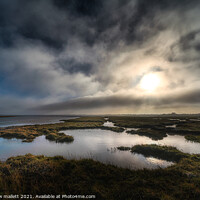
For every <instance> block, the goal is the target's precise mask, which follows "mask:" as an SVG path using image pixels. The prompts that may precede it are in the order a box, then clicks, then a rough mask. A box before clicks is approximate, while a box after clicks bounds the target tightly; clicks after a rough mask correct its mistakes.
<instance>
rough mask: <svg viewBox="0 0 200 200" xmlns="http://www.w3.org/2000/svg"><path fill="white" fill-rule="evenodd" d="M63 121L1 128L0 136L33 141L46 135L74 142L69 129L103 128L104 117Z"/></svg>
mask: <svg viewBox="0 0 200 200" xmlns="http://www.w3.org/2000/svg"><path fill="white" fill-rule="evenodd" d="M62 121H63V122H61V123H55V124H43V125H27V126H13V127H6V128H0V137H4V138H17V139H22V141H23V142H32V141H33V140H34V139H35V138H36V137H38V136H41V135H45V136H46V139H48V140H51V141H56V142H61V143H63V142H72V141H73V140H74V138H73V137H72V136H69V135H65V134H64V133H60V131H62V130H67V129H86V128H101V127H102V125H103V123H104V118H103V117H83V118H77V119H71V120H62Z"/></svg>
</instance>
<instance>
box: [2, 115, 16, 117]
mask: <svg viewBox="0 0 200 200" xmlns="http://www.w3.org/2000/svg"><path fill="white" fill-rule="evenodd" d="M0 117H16V116H12V115H8V116H6V115H5V116H1V115H0Z"/></svg>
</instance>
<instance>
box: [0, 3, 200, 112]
mask: <svg viewBox="0 0 200 200" xmlns="http://www.w3.org/2000/svg"><path fill="white" fill-rule="evenodd" d="M198 6H200V1H198V0H174V1H169V0H123V1H122V0H109V1H107V0H48V1H44V0H29V1H27V0H1V1H0V86H1V88H0V95H1V97H2V95H8V94H10V95H11V96H12V99H13V98H14V95H16V96H15V98H16V102H18V103H17V104H18V105H20V106H19V107H20V108H22V105H23V99H24V98H30V99H31V100H26V107H28V105H29V103H28V101H30V102H31V101H34V103H30V107H31V106H32V105H34V106H35V104H36V105H37V103H36V102H37V101H38V106H39V105H40V104H42V105H44V104H47V103H44V101H45V102H46V101H47V99H48V102H60V101H63V100H69V99H73V98H75V99H74V100H70V101H69V102H68V101H67V102H65V103H61V104H60V103H59V104H55V105H49V106H46V107H40V108H41V109H44V110H46V111H48V109H49V110H55V111H56V109H58V110H59V109H62V107H64V108H65V109H71V108H73V109H74V110H78V109H85V108H86V107H88V108H91V109H95V108H103V107H108V106H110V107H111V106H112V107H116V108H117V107H118V106H119V107H121V106H122V107H126V106H143V105H155V104H156V103H157V104H160V105H161V104H166V103H167V102H169V103H172V104H173V103H174V101H177V102H180V103H184V102H181V101H180V98H181V97H180V98H179V97H178V96H177V95H175V96H176V98H178V99H175V97H173V95H172V97H169V98H171V99H172V100H169V101H167V100H168V98H167V97H166V100H165V98H164V99H162V98H160V99H159V100H158V99H155V98H153V97H152V98H149V99H144V98H133V97H132V95H130V96H129V95H125V96H117V95H113V96H110V95H108V96H106V95H104V93H106V92H108V94H110V93H109V92H111V93H112V92H113V93H115V92H116V91H118V90H120V89H121V88H122V89H124V90H126V89H129V88H127V86H128V87H133V86H132V85H131V86H130V82H131V83H132V82H134V83H135V85H137V84H138V82H139V81H140V79H141V78H142V76H143V75H145V73H151V72H152V73H154V72H155V73H164V72H166V71H167V70H166V68H165V67H164V66H162V63H161V64H160V63H158V64H157V63H153V64H149V62H150V63H151V60H148V62H145V63H144V64H141V66H142V67H144V68H145V67H146V65H150V66H148V67H149V68H147V69H146V68H145V69H144V70H140V69H138V68H139V67H137V64H138V63H133V64H132V63H131V61H132V60H131V59H130V58H132V59H133V60H134V59H137V58H140V60H143V59H145V56H147V57H148V56H149V57H151V56H152V60H153V59H154V56H155V55H157V54H158V53H159V48H157V47H159V46H162V45H163V44H160V43H159V42H158V43H157V41H156V40H155V39H156V38H159V37H161V38H162V36H161V34H162V33H165V31H166V32H167V31H174V32H173V33H177V35H178V36H177V38H178V39H177V41H176V42H174V43H173V45H171V48H169V49H167V53H162V54H160V57H164V59H166V57H167V59H168V60H170V61H173V62H175V61H182V62H185V61H187V63H188V66H191V67H192V68H193V69H194V73H195V74H198V72H197V71H195V69H196V68H197V67H199V66H200V65H199V63H198V61H199V51H200V39H199V38H200V31H199V28H200V27H198V25H194V27H193V29H192V30H190V28H188V27H189V26H188V25H187V23H186V25H185V26H184V23H185V18H187V17H188V16H189V15H191V13H189V14H188V12H189V11H193V10H194V9H195V8H198ZM185 16H186V17H185ZM184 17H185V18H184ZM197 17H199V14H196V15H194V18H197ZM176 20H177V21H176ZM180 22H181V23H180ZM183 22H184V23H183ZM190 23H191V24H192V25H193V20H191V19H190V20H189V24H190ZM191 24H190V25H191ZM183 27H184V28H183ZM182 29H183V30H184V31H183V33H182V32H181V31H180V30H182ZM170 36H172V38H173V36H174V35H173V34H172V35H170ZM168 39H169V40H170V39H171V38H170V37H168V38H167V37H166V38H164V39H162V40H163V41H164V42H166V43H167V41H168ZM167 48H168V47H167ZM140 49H141V50H143V51H144V53H143V55H142V56H141V54H140V55H139V56H138V55H137V53H135V52H136V50H140ZM123 53H124V54H128V53H129V54H130V55H128V56H129V58H128V59H127V60H126V59H125V61H123V58H122V57H121V55H122V54H123ZM118 59H119V60H118ZM128 60H129V61H128ZM130 60H131V61H130ZM140 60H139V61H140ZM137 61H138V60H137ZM193 61H195V63H192V62H193ZM126 62H127V63H128V62H129V63H128V64H126ZM128 65H130V66H131V70H130V69H129V68H128V67H127V66H128ZM124 66H125V67H124ZM151 66H152V67H151ZM188 66H183V67H182V68H184V69H185V70H189V69H187V67H188ZM123 67H124V70H121V69H122V68H123ZM126 67H127V69H126ZM133 71H136V72H135V74H134V73H133ZM171 71H172V73H173V74H175V72H176V71H175V72H174V71H173V67H172V68H171ZM121 73H122V74H121ZM129 74H130V77H129ZM179 74H180V73H179ZM184 74H186V73H185V72H184ZM191 76H192V75H191ZM138 77H139V78H138ZM170 78H171V77H170ZM170 78H169V79H170ZM184 78H185V77H184ZM184 78H182V77H181V78H179V79H178V78H177V80H172V81H171V80H170V81H171V83H169V87H170V89H173V88H174V87H179V86H180V85H187V82H186V81H183V82H182V80H184ZM129 79H131V80H129ZM133 79H134V80H133ZM171 79H173V78H171ZM175 79H176V78H175ZM2 91H3V92H2ZM195 92H196V95H197V96H195ZM98 93H101V94H103V95H102V96H103V97H98V98H97V97H93V98H92V97H91V98H86V97H85V96H96V94H98ZM188 94H189V93H188ZM198 94H199V93H198V91H194V93H192V95H193V96H194V97H195V98H193V100H191V102H189V99H190V98H189V97H187V98H186V96H187V95H186V94H185V95H184V96H182V101H184V100H185V103H191V104H192V103H196V102H194V99H198ZM190 95H191V94H190ZM2 98H3V99H7V97H5V96H4V97H2ZM8 98H9V97H8ZM10 98H11V97H10ZM20 98H21V99H22V102H21V103H19V102H20ZM33 99H34V100H33ZM42 99H44V101H42ZM3 102H4V104H5V105H6V100H4V101H3ZM8 102H10V103H8V104H7V105H8V107H9V105H14V103H13V101H9V100H8ZM17 104H16V105H17Z"/></svg>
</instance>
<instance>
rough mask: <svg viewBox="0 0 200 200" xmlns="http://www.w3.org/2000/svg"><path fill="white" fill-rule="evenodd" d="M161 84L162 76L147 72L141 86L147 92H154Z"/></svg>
mask: <svg viewBox="0 0 200 200" xmlns="http://www.w3.org/2000/svg"><path fill="white" fill-rule="evenodd" d="M159 85H160V78H159V77H158V76H157V75H156V74H153V73H151V74H146V75H144V76H143V78H142V80H141V81H140V87H141V88H142V89H143V90H146V91H147V92H153V91H154V90H155V89H156V88H157V87H158V86H159Z"/></svg>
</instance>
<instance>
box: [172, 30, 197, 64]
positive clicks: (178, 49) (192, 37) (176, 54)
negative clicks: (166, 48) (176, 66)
mask: <svg viewBox="0 0 200 200" xmlns="http://www.w3.org/2000/svg"><path fill="white" fill-rule="evenodd" d="M199 53H200V29H197V30H194V31H192V32H189V33H187V34H185V35H184V36H182V37H181V38H180V39H179V41H178V42H176V43H175V44H173V45H172V46H171V52H170V55H169V58H168V59H169V61H171V62H176V61H181V62H191V61H195V60H199V59H200V58H199Z"/></svg>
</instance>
